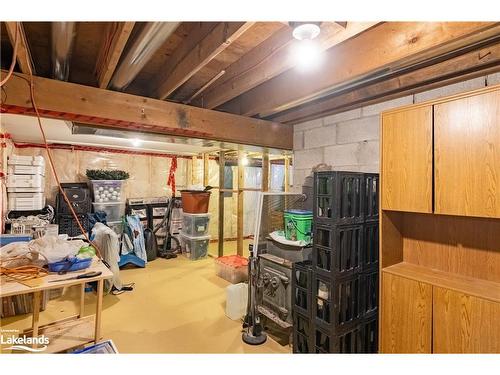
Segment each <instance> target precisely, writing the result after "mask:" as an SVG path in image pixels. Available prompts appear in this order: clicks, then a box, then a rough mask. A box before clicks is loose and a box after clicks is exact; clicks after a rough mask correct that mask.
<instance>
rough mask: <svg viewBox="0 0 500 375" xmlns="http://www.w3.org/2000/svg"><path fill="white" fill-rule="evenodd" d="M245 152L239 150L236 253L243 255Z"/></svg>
mask: <svg viewBox="0 0 500 375" xmlns="http://www.w3.org/2000/svg"><path fill="white" fill-rule="evenodd" d="M244 157H245V154H244V153H243V151H238V193H237V194H238V201H237V226H236V237H237V240H236V253H237V254H238V255H240V256H243V237H244V233H243V229H244V226H243V215H244V214H245V209H244V203H245V202H244V199H243V198H244V194H245V193H244V190H243V189H244V188H245V165H244V164H243V158H244Z"/></svg>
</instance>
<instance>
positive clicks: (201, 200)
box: [181, 190, 210, 214]
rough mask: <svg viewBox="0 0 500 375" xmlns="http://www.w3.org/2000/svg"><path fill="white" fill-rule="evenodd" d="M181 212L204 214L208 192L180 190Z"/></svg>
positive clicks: (208, 196) (207, 201)
mask: <svg viewBox="0 0 500 375" xmlns="http://www.w3.org/2000/svg"><path fill="white" fill-rule="evenodd" d="M181 199H182V211H184V212H187V213H188V214H206V213H207V212H208V203H209V201H210V192H209V191H186V190H181Z"/></svg>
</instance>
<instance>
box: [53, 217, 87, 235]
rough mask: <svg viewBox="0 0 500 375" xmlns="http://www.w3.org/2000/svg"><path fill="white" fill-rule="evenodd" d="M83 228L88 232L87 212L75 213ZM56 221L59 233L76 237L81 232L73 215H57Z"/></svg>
mask: <svg viewBox="0 0 500 375" xmlns="http://www.w3.org/2000/svg"><path fill="white" fill-rule="evenodd" d="M77 216H78V219H79V220H80V222H81V224H82V226H83V229H85V232H86V233H88V232H89V229H90V222H89V218H88V215H87V214H77ZM56 222H57V224H58V225H59V234H67V235H68V236H70V237H76V236H79V235H80V234H82V231H81V230H80V227H79V226H78V223H77V222H76V220H75V218H74V217H73V215H63V214H60V215H57V217H56Z"/></svg>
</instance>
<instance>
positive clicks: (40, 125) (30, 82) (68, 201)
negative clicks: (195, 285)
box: [2, 22, 102, 259]
mask: <svg viewBox="0 0 500 375" xmlns="http://www.w3.org/2000/svg"><path fill="white" fill-rule="evenodd" d="M16 26H17V27H16V45H15V47H14V55H13V56H12V61H13V64H14V65H15V61H16V58H17V55H16V54H17V39H18V37H17V36H18V35H20V37H21V38H22V39H23V43H24V45H27V41H26V39H25V37H24V34H23V33H21V31H20V24H19V23H18V22H17V23H16ZM26 60H27V66H28V71H29V76H30V80H29V86H30V99H31V104H32V106H33V109H34V110H35V113H36V117H37V120H38V126H39V128H40V132H41V133H42V138H43V143H44V145H45V150H46V151H47V156H48V158H49V164H50V168H51V170H52V174H53V176H54V178H55V180H56V182H57V186H58V188H59V191H60V193H61V195H62V197H63V198H64V201H65V202H66V204H67V205H68V207H69V209H70V211H71V214H72V215H73V218H74V219H75V220H76V223H77V224H78V227H79V229H80V231H81V232H82V234H83V236H84V237H85V239H86V240H87V241H88V242H89V243H90V244H92V246H93V247H94V248H95V250H96V253H97V256H98V257H99V258H100V259H102V253H101V251H100V249H99V247H98V246H97V245H96V244H95V243H93V242H92V241H91V240H90V238H89V236H88V235H87V233H86V231H85V229H84V228H83V225H82V223H81V222H80V220H79V218H78V215H77V214H76V212H75V210H74V209H73V206H72V205H71V202H70V200H69V199H68V196H67V195H66V192H65V191H64V189H63V188H62V186H61V182H60V180H59V176H58V175H57V172H56V168H55V165H54V160H53V159H52V152H51V150H50V147H49V144H48V142H47V137H46V136H45V131H44V130H43V126H42V120H41V116H40V113H39V112H38V107H37V105H36V101H35V83H34V79H33V71H32V69H31V63H30V61H29V59H28V56H27V55H26ZM10 76H11V74H9V75H8V76H7V77H6V78H5V79H4V80H3V81H2V85H3V84H4V83H5V82H7V80H8V79H9V78H10Z"/></svg>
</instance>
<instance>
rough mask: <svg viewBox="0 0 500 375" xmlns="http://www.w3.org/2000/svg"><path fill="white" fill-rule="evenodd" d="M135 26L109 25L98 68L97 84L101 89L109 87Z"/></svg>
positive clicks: (129, 24) (122, 23)
mask: <svg viewBox="0 0 500 375" xmlns="http://www.w3.org/2000/svg"><path fill="white" fill-rule="evenodd" d="M134 25H135V22H112V23H110V24H109V27H108V30H107V31H106V33H107V34H106V36H105V38H104V41H103V45H102V46H101V51H100V58H99V60H98V64H99V65H97V66H96V75H97V82H98V85H99V87H100V88H102V89H104V88H106V87H108V84H109V81H111V77H112V76H113V73H114V72H115V70H116V66H117V65H118V61H119V60H120V56H121V55H122V52H123V49H124V48H125V45H126V44H127V41H128V39H129V37H130V34H131V33H132V29H133V28H134Z"/></svg>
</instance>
